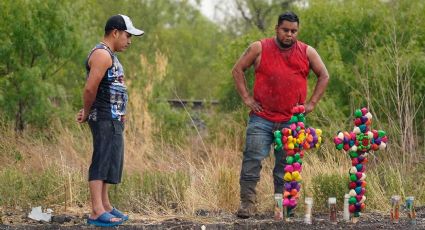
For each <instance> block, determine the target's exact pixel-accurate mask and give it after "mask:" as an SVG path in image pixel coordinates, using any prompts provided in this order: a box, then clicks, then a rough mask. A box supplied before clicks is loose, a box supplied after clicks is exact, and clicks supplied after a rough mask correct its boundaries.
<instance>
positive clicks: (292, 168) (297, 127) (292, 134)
mask: <svg viewBox="0 0 425 230" xmlns="http://www.w3.org/2000/svg"><path fill="white" fill-rule="evenodd" d="M304 113H305V108H304V106H303V105H298V106H295V107H294V108H293V109H292V114H293V116H292V117H291V120H290V121H289V123H290V125H289V128H283V129H282V130H277V131H275V132H274V137H275V140H274V141H275V150H277V151H281V150H282V149H284V150H285V152H286V159H285V168H284V177H283V180H284V181H285V189H284V192H283V202H282V203H283V206H284V207H286V212H287V217H288V216H289V215H290V214H291V210H293V209H294V208H295V207H296V206H297V200H298V197H299V191H300V189H301V180H302V178H301V174H300V173H301V171H302V158H303V157H304V150H308V149H311V148H318V147H319V146H320V144H321V142H322V137H321V135H322V130H320V129H314V128H306V127H305V125H304V121H305V117H304Z"/></svg>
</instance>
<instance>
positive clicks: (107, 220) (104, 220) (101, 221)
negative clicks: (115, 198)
mask: <svg viewBox="0 0 425 230" xmlns="http://www.w3.org/2000/svg"><path fill="white" fill-rule="evenodd" d="M112 218H119V217H117V216H114V215H112V214H111V213H109V212H104V213H102V215H100V216H99V217H98V218H97V219H91V218H90V217H89V218H87V224H91V225H94V226H97V227H114V226H117V225H120V224H122V221H117V222H114V221H112Z"/></svg>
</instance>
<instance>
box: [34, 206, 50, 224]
mask: <svg viewBox="0 0 425 230" xmlns="http://www.w3.org/2000/svg"><path fill="white" fill-rule="evenodd" d="M52 212H53V210H52V209H50V208H48V209H47V210H46V212H43V211H42V210H41V206H38V207H35V208H32V210H31V212H30V214H28V218H30V219H33V220H36V221H40V220H42V221H46V222H50V221H51V220H52Z"/></svg>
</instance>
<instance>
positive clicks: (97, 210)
mask: <svg viewBox="0 0 425 230" xmlns="http://www.w3.org/2000/svg"><path fill="white" fill-rule="evenodd" d="M104 212H105V208H103V206H102V207H93V208H92V215H94V216H99V215H101V214H102V213H104Z"/></svg>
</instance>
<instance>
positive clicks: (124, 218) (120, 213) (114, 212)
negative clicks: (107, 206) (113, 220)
mask: <svg viewBox="0 0 425 230" xmlns="http://www.w3.org/2000/svg"><path fill="white" fill-rule="evenodd" d="M109 213H110V214H112V215H114V216H116V217H118V218H121V219H122V220H123V221H127V220H128V215H125V214H124V213H122V212H121V211H120V210H118V209H116V208H112V211H110V212H109Z"/></svg>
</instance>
